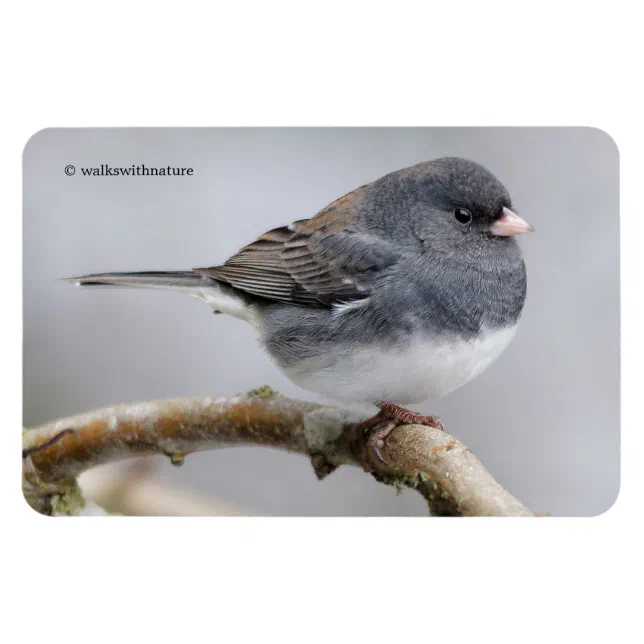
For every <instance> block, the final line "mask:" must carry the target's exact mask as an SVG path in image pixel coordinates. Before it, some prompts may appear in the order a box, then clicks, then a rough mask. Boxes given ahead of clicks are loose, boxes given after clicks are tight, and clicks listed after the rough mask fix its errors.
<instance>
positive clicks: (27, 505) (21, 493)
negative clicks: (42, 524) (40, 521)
mask: <svg viewBox="0 0 644 644" xmlns="http://www.w3.org/2000/svg"><path fill="white" fill-rule="evenodd" d="M20 497H21V498H22V500H23V501H24V503H25V506H26V507H27V508H29V511H31V512H33V513H34V514H37V515H38V516H39V517H50V516H51V515H49V514H44V513H43V512H38V510H36V508H34V506H33V505H31V503H29V501H28V499H27V497H26V495H25V490H24V488H22V487H21V488H20Z"/></svg>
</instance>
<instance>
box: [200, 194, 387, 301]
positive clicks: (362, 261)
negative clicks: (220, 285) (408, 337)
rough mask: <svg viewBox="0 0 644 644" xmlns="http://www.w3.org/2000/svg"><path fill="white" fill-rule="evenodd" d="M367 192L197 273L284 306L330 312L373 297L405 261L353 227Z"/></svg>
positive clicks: (278, 230)
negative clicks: (380, 283)
mask: <svg viewBox="0 0 644 644" xmlns="http://www.w3.org/2000/svg"><path fill="white" fill-rule="evenodd" d="M363 189H364V188H358V189H357V190H354V191H353V192H350V193H349V194H347V195H345V196H344V197H341V198H340V199H338V200H337V201H334V202H333V203H332V204H331V205H329V206H327V207H326V208H325V209H324V210H321V211H320V212H319V213H318V214H317V215H315V216H314V217H312V218H311V219H303V220H300V221H296V222H294V223H293V224H291V225H290V226H284V227H282V228H275V229H274V230H270V231H268V232H267V233H264V234H263V235H261V237H259V238H258V239H257V240H256V241H254V242H253V243H252V244H249V245H248V246H245V247H244V248H242V249H241V250H240V251H239V252H238V253H236V254H235V255H233V256H232V257H231V258H230V259H229V260H228V261H227V262H226V263H225V264H223V265H221V266H213V267H211V268H196V269H194V270H195V271H197V272H199V273H201V274H203V275H207V276H208V277H212V278H214V279H216V280H218V281H221V282H225V283H227V284H230V285H231V286H233V287H234V288H237V289H240V290H242V291H245V292H247V293H250V294H252V295H256V296H259V297H263V298H266V299H269V300H275V301H279V302H290V303H293V304H300V305H305V306H313V307H329V306H331V305H332V304H333V303H334V302H344V301H348V300H354V299H361V298H364V297H368V296H369V293H370V292H371V289H372V287H373V284H374V283H375V281H376V280H377V279H378V277H379V276H381V275H382V273H383V271H385V270H386V269H387V267H389V266H391V265H392V264H394V263H395V262H396V261H397V260H398V257H399V255H398V253H397V251H396V250H395V249H394V248H393V247H392V245H391V244H390V243H389V242H388V241H386V240H384V239H381V238H380V237H376V236H375V235H371V234H367V233H364V232H360V231H358V230H356V229H355V227H354V226H353V222H354V218H355V213H356V211H357V208H356V205H357V202H358V200H359V199H360V198H361V196H362V195H361V192H362V190H363Z"/></svg>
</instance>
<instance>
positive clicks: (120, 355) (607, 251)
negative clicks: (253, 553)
mask: <svg viewBox="0 0 644 644" xmlns="http://www.w3.org/2000/svg"><path fill="white" fill-rule="evenodd" d="M443 155H458V156H463V157H467V158H470V159H472V160H475V161H478V162H479V163H482V164H483V165H485V166H487V167H488V168H489V169H490V170H491V171H492V172H493V173H494V174H496V175H497V177H499V179H500V180H501V181H502V182H503V183H504V184H505V185H506V187H507V188H508V189H509V191H510V193H511V194H512V196H513V200H514V202H515V204H516V206H517V209H518V210H519V212H520V213H521V215H522V216H524V217H525V218H526V220H527V221H529V222H530V223H531V224H532V225H533V226H534V227H535V228H536V232H535V233H533V234H531V235H529V236H525V237H524V238H522V239H521V243H522V246H523V249H524V253H525V258H526V264H527V267H528V299H527V303H526V308H525V311H524V314H523V320H522V324H521V327H520V329H519V332H518V334H517V336H516V337H515V339H514V341H513V343H512V344H511V345H510V347H509V349H508V350H507V351H506V352H505V353H504V354H503V356H502V357H501V359H500V360H499V361H498V362H497V363H496V364H494V365H493V366H492V367H491V368H490V369H489V370H488V371H487V372H485V373H484V374H483V375H482V376H480V377H479V378H478V379H476V380H475V381H473V382H472V383H470V384H468V385H466V386H465V387H463V388H462V389H460V390H458V391H456V392H454V393H452V394H451V395H450V396H448V397H447V398H445V399H444V400H442V401H440V402H439V403H438V404H433V405H431V406H429V405H420V406H417V407H415V408H416V409H418V410H420V411H422V412H425V413H432V414H437V415H439V416H440V417H441V419H442V420H443V422H444V423H445V426H446V428H447V430H448V431H449V432H450V433H452V434H454V435H455V436H456V437H458V438H459V439H460V440H462V441H463V442H464V443H465V444H467V445H468V446H469V447H471V449H472V450H473V451H474V453H475V454H477V455H478V456H479V458H481V460H482V461H483V463H484V465H485V466H486V467H487V468H488V469H489V470H490V471H491V472H492V474H493V475H494V476H495V477H496V478H497V480H498V481H499V482H500V483H501V484H502V485H503V486H505V487H506V488H507V489H508V490H509V491H510V492H511V493H513V494H514V495H516V496H517V497H518V498H519V499H520V500H521V501H523V502H524V503H525V504H526V505H527V506H528V507H530V508H531V509H532V510H534V511H537V512H547V513H549V514H552V515H563V516H585V515H597V514H599V513H601V512H603V511H605V510H607V509H608V508H609V507H610V506H611V504H612V503H613V501H614V500H615V498H616V496H617V494H618V489H619V214H618V201H619V194H618V188H619V170H618V163H619V162H618V151H617V149H616V147H615V145H614V143H613V141H612V140H611V139H610V138H609V137H608V135H606V134H605V133H603V132H601V131H599V130H595V129H589V128H378V129H374V128H340V129H337V128H306V129H289V128H260V129H241V128H228V129H216V128H213V129H210V128H208V129H196V128H190V129H50V130H44V131H41V132H38V133H37V134H36V135H34V137H32V139H31V140H30V141H29V142H28V143H27V146H26V148H25V152H24V422H25V426H27V427H34V426H36V425H38V424H40V423H44V422H46V421H51V420H54V419H56V418H57V417H60V416H65V415H70V414H76V413H79V412H82V411H85V410H89V409H92V408H96V407H101V406H105V405H110V404H113V403H118V402H125V401H135V400H142V399H154V398H164V397H175V396H200V395H224V394H233V393H235V392H239V391H245V390H248V389H251V388H254V387H258V386H261V385H264V384H270V385H271V386H272V387H273V388H274V389H277V390H278V391H280V392H282V393H283V394H286V395H289V396H292V397H299V398H303V399H308V400H315V401H319V402H329V401H324V400H322V399H321V398H320V397H317V396H315V395H314V394H311V393H309V392H306V391H303V390H301V389H299V388H298V387H296V386H295V385H293V384H291V383H290V382H289V381H287V380H286V378H285V377H284V376H282V375H281V373H280V372H279V371H278V370H277V368H276V367H274V366H273V365H272V364H271V363H270V362H269V360H268V358H267V357H266V356H265V355H264V354H263V352H262V350H261V348H260V347H259V346H258V343H257V340H256V338H255V335H254V332H253V330H252V329H251V327H250V326H248V325H246V324H244V323H243V322H240V321H238V320H235V319H232V318H228V317H226V316H216V317H215V316H213V315H212V313H211V312H210V311H209V309H208V308H207V307H205V306H204V305H203V304H200V303H199V302H197V301H196V300H192V299H191V298H187V297H184V296H181V295H177V294H174V293H164V292H158V291H150V292H145V291H140V290H139V291H127V290H117V289H98V290H95V291H91V290H78V289H74V288H72V287H70V286H67V285H64V284H59V283H56V282H54V279H55V278H57V277H63V276H70V275H79V274H83V273H92V272H101V271H111V270H147V269H150V270H164V269H168V270H172V269H189V268H192V267H194V266H208V265H213V264H216V263H220V262H223V261H225V260H226V259H227V258H228V256H229V255H231V254H232V253H233V252H234V251H236V250H237V249H239V248H240V247H241V246H243V245H244V244H246V243H248V242H249V241H251V240H253V239H254V238H255V237H257V236H258V235H259V234H261V233H262V232H264V231H265V230H267V229H270V228H274V227H276V226H279V225H282V224H286V223H289V222H291V221H292V220H295V219H302V218H305V217H309V216H312V215H313V214H315V213H316V212H317V211H318V210H320V209H321V208H322V207H324V206H325V205H327V204H328V203H330V202H331V201H333V200H334V199H336V198H337V197H339V196H341V195H343V194H345V193H346V192H349V191H350V190H352V189H354V188H356V187H357V186H360V185H362V184H364V183H368V182H370V181H373V180H374V179H377V178H378V177H380V176H381V175H383V174H386V173H387V172H390V171H393V170H397V169H399V168H402V167H405V166H409V165H412V164H414V163H417V162H419V161H424V160H428V159H431V158H434V157H438V156H443ZM143 163H144V164H146V165H147V166H155V167H158V166H167V165H171V166H185V167H188V166H189V167H192V168H194V175H193V176H192V177H187V176H186V177H86V176H82V174H81V172H80V167H81V166H86V167H87V166H100V165H101V164H109V165H110V166H130V165H132V164H135V165H140V164H143ZM68 164H73V165H75V166H76V167H77V172H76V174H75V175H74V176H71V177H70V176H67V175H66V174H65V172H64V168H65V166H67V165H68ZM155 476H156V477H158V478H160V479H162V480H164V481H166V482H169V483H172V484H173V485H178V486H183V487H184V488H194V489H196V490H199V491H200V492H202V493H205V494H208V495H214V496H216V497H218V498H219V499H222V500H224V501H225V502H226V503H229V504H230V505H232V506H234V507H238V508H241V509H242V511H247V512H249V513H253V514H269V515H295V516H298V515H300V516H301V515H364V516H369V515H372V516H373V515H389V516H392V515H401V516H403V515H425V514H426V506H425V503H424V501H423V500H422V499H421V497H420V495H417V494H415V493H413V492H411V491H406V492H404V493H403V494H402V495H400V496H397V495H396V493H395V491H394V490H393V489H392V488H389V487H386V486H383V485H380V484H378V483H376V482H375V481H374V480H372V479H371V477H369V476H366V475H365V474H364V473H362V472H360V471H358V470H357V469H352V468H341V469H340V470H338V471H337V472H336V473H334V474H333V475H332V476H330V477H329V478H328V479H327V480H325V481H324V482H323V483H319V482H318V481H317V480H316V478H315V476H314V475H313V471H312V469H311V466H310V465H309V463H308V462H307V460H306V459H304V458H302V457H301V456H297V455H290V454H285V453H281V452H276V451H270V450H268V449H260V448H231V449H226V450H221V451H215V452H207V453H201V454H195V455H191V456H190V457H188V459H187V461H186V465H185V466H184V467H183V468H180V469H176V468H173V467H172V466H171V465H170V464H169V463H168V462H167V461H166V460H163V461H160V463H159V465H158V467H157V469H156V470H155Z"/></svg>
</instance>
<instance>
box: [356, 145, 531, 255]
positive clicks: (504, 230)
mask: <svg viewBox="0 0 644 644" xmlns="http://www.w3.org/2000/svg"><path fill="white" fill-rule="evenodd" d="M367 195H368V197H367V199H368V201H369V202H371V204H370V205H369V206H368V207H367V209H368V210H369V211H370V217H369V218H370V220H371V221H377V218H374V217H373V216H372V215H373V212H374V211H380V213H381V216H383V215H384V219H385V220H386V221H385V225H386V226H387V227H388V228H389V232H390V233H391V234H393V235H394V236H399V235H403V236H409V235H413V236H414V237H415V238H417V239H418V240H420V241H421V242H422V244H423V245H424V246H426V247H427V248H431V250H432V251H437V252H440V251H443V252H450V250H453V249H456V248H460V249H465V250H466V249H467V248H472V249H480V247H481V245H487V244H490V243H492V244H499V243H501V244H504V245H514V240H513V237H514V235H518V234H520V233H525V232H530V231H532V230H533V229H532V227H531V226H530V225H529V224H527V223H526V222H525V221H524V220H523V219H521V218H520V217H519V216H518V215H517V214H516V213H515V212H514V210H513V206H512V201H511V199H510V194H509V193H508V191H507V190H506V188H505V186H504V185H503V184H502V183H501V182H500V181H499V180H498V179H497V178H496V177H495V176H494V175H493V174H492V173H491V172H490V171H489V170H487V169H486V168H484V167H483V166H481V165H479V164H478V163H475V162H473V161H469V160H467V159H461V158H458V157H443V158H440V159H435V160H433V161H427V162H425V163H419V164H417V165H415V166H412V167H411V168H407V169H405V170H402V171H398V172H394V173H391V174H389V175H386V176H385V177H382V178H381V179H379V180H378V181H376V182H374V183H373V184H371V186H369V187H368V191H367ZM367 195H366V196H367Z"/></svg>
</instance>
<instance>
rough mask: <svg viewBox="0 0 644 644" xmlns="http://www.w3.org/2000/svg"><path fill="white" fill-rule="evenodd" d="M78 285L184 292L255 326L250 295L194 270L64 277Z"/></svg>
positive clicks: (83, 286)
mask: <svg viewBox="0 0 644 644" xmlns="http://www.w3.org/2000/svg"><path fill="white" fill-rule="evenodd" d="M59 281H61V282H70V283H72V284H75V285H76V286H79V287H81V288H86V287H87V288H90V287H91V288H95V287H102V286H105V287H109V286H118V287H121V286H125V287H129V288H160V289H167V290H171V291H176V292H180V293H186V294H188V295H192V296H193V297H196V298H197V299H198V300H201V301H202V302H205V303H206V304H207V305H208V306H210V308H212V309H214V310H215V311H216V312H217V313H226V314H228V315H232V316H234V317H236V318H240V319H242V320H246V321H247V322H250V323H251V324H253V325H256V324H257V323H258V322H257V320H258V318H256V315H255V313H254V309H253V307H252V306H250V304H251V301H250V298H249V297H248V296H247V295H246V294H245V293H243V292H240V291H238V290H237V289H235V288H232V287H231V286H228V285H227V284H222V283H221V282H218V281H217V280H215V279H213V278H211V277H208V276H207V275H203V274H201V273H199V272H197V271H158V272H157V271H146V272H142V273H94V274H92V275H81V276H80V277H65V278H63V279H61V280H59Z"/></svg>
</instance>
